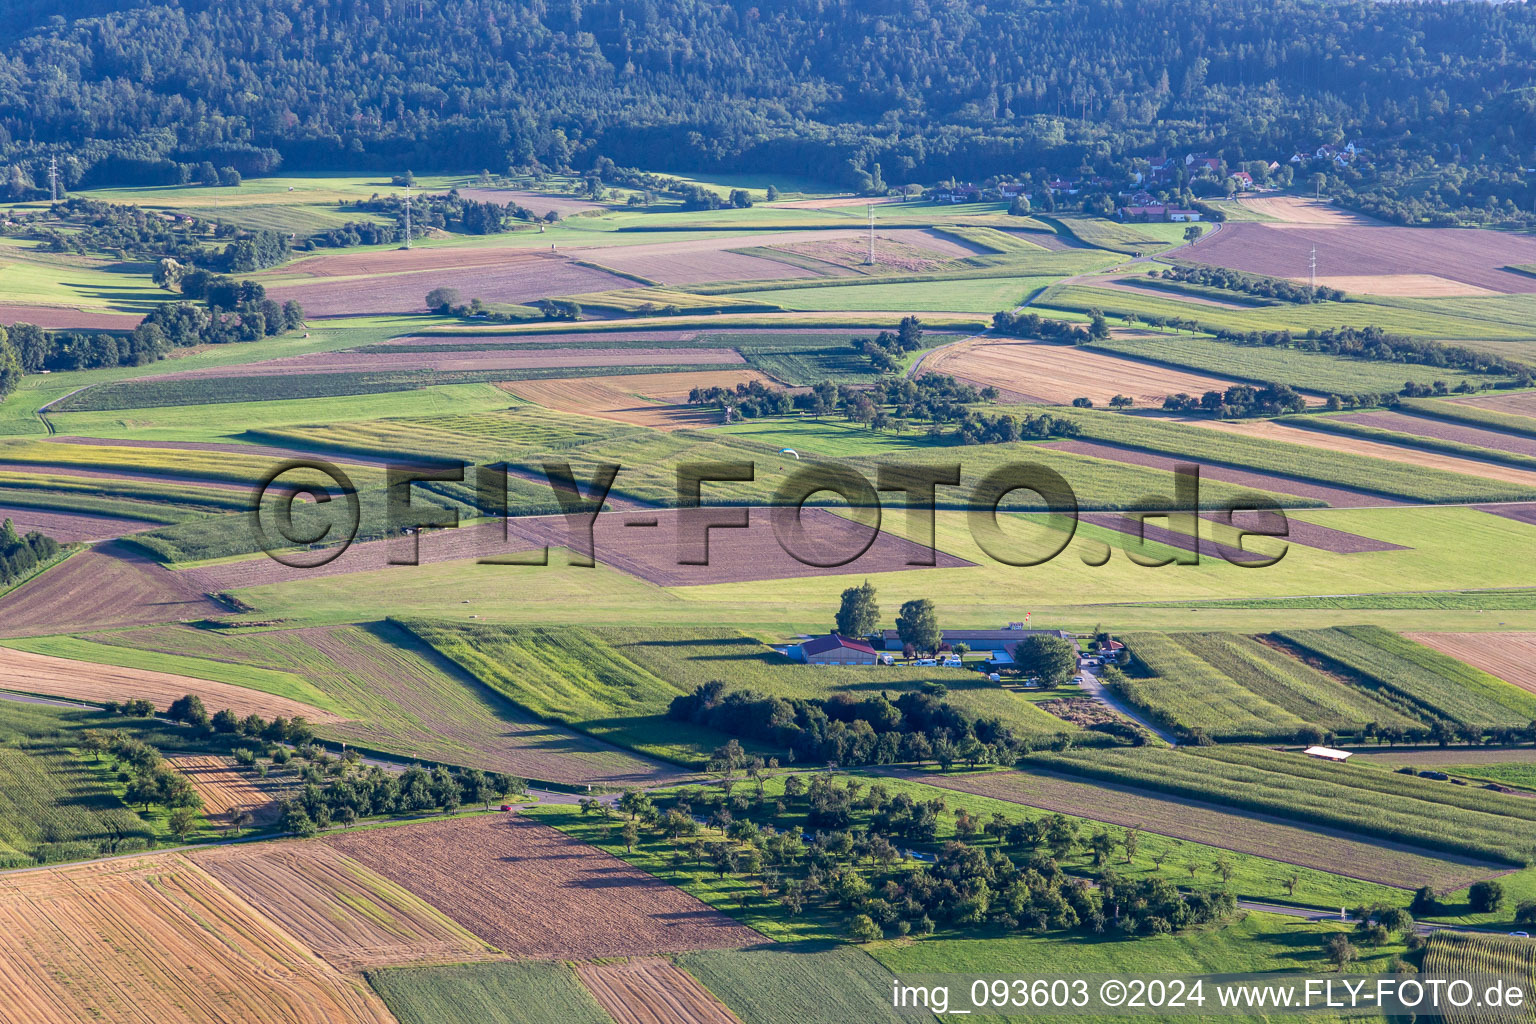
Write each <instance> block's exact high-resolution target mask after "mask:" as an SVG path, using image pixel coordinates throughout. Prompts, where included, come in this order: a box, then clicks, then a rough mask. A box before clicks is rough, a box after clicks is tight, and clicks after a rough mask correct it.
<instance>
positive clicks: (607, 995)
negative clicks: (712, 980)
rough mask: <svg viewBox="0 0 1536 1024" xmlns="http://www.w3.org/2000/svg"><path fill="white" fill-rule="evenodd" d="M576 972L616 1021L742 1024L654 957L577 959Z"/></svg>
mask: <svg viewBox="0 0 1536 1024" xmlns="http://www.w3.org/2000/svg"><path fill="white" fill-rule="evenodd" d="M576 975H577V977H579V978H580V979H581V983H582V984H583V985H585V986H586V987H587V991H589V992H591V993H592V995H593V997H594V998H596V999H597V1002H598V1005H600V1006H601V1007H602V1008H603V1009H604V1010H607V1011H608V1015H609V1016H610V1017H612V1018H613V1019H614V1022H615V1024H741V1021H740V1019H739V1018H738V1017H737V1016H736V1015H735V1014H734V1013H732V1012H731V1011H730V1010H728V1009H726V1007H725V1004H724V1003H722V1002H720V1000H718V999H716V998H715V997H714V996H713V995H712V994H710V992H709V990H708V989H706V988H705V987H704V986H703V985H700V984H699V983H698V981H697V980H695V979H694V977H693V976H692V975H690V974H688V973H687V972H686V971H684V970H682V969H681V968H679V967H676V966H675V965H673V964H671V963H669V962H668V961H666V960H663V959H661V958H659V957H646V958H644V959H637V960H627V961H625V962H624V963H617V964H614V963H606V964H578V965H577V966H576Z"/></svg>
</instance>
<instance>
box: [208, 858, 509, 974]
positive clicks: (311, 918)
mask: <svg viewBox="0 0 1536 1024" xmlns="http://www.w3.org/2000/svg"><path fill="white" fill-rule="evenodd" d="M192 861H193V863H195V864H196V865H197V866H198V867H200V868H202V869H203V870H204V871H207V872H208V873H209V874H211V875H212V876H213V877H214V878H217V879H218V880H219V881H220V882H222V883H224V884H225V885H227V886H229V888H230V889H232V890H234V891H235V892H236V893H239V894H240V896H241V897H242V898H243V899H245V900H246V901H247V902H249V903H250V904H251V906H253V907H255V908H256V909H257V910H259V911H260V912H261V913H263V914H265V915H266V916H267V917H269V918H271V919H272V920H273V921H276V922H277V923H279V924H280V925H282V926H283V927H284V928H285V929H287V930H288V931H289V932H290V933H291V934H292V935H293V936H294V937H296V938H297V939H299V940H300V941H301V942H303V943H304V944H305V945H306V946H308V947H309V948H310V949H311V950H313V951H314V952H315V953H317V954H318V955H320V956H321V957H323V958H324V959H325V960H326V961H328V962H329V963H331V964H333V965H334V966H336V967H338V968H340V969H342V970H345V971H359V970H363V969H365V968H370V967H389V966H395V965H400V964H423V963H462V962H464V961H468V960H491V959H498V958H499V957H500V954H498V953H497V952H496V950H495V949H494V948H492V947H491V946H490V945H488V944H486V943H485V942H482V941H481V940H479V939H477V938H476V937H475V936H474V935H472V934H470V933H469V932H468V931H466V930H465V929H464V928H462V927H460V926H459V925H457V924H455V923H454V922H453V921H452V919H450V918H449V917H448V916H447V915H446V914H444V913H443V912H442V911H440V910H437V909H436V908H434V907H432V906H431V905H430V904H428V903H427V902H426V901H424V900H422V899H421V898H420V897H418V896H416V895H414V894H412V893H411V892H409V891H408V890H406V889H404V888H402V887H401V886H399V885H396V884H395V883H394V882H391V881H389V880H388V879H387V878H384V877H383V876H382V875H379V874H378V873H376V872H374V871H370V870H369V869H368V868H366V867H364V866H363V865H361V864H359V863H358V862H357V861H355V860H353V859H352V858H351V857H348V856H346V855H345V854H343V853H341V852H340V851H338V850H337V849H335V848H334V847H333V846H330V845H328V844H326V843H321V842H313V841H305V840H298V841H292V842H280V843H251V844H245V845H236V846H223V847H218V848H215V849H210V850H204V851H201V852H199V853H196V854H193V855H192Z"/></svg>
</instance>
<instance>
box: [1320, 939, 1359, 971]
mask: <svg viewBox="0 0 1536 1024" xmlns="http://www.w3.org/2000/svg"><path fill="white" fill-rule="evenodd" d="M1323 952H1324V953H1326V954H1327V955H1328V960H1329V962H1330V963H1332V964H1333V965H1334V966H1335V967H1337V968H1338V969H1339V970H1341V971H1342V970H1344V969H1345V968H1347V967H1348V966H1349V965H1350V964H1352V963H1354V962H1355V961H1356V960H1358V959H1359V958H1360V951H1359V950H1358V949H1356V948H1355V944H1354V943H1353V942H1350V941H1349V936H1347V935H1344V934H1342V933H1340V934H1335V935H1331V936H1329V938H1328V941H1327V942H1326V943H1324V944H1323Z"/></svg>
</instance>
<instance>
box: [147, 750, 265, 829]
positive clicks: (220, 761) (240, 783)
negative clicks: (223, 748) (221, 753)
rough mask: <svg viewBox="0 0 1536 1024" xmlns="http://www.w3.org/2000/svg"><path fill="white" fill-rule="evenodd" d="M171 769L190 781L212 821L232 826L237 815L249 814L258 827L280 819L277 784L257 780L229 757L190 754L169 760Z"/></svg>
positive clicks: (167, 759) (253, 774)
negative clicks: (278, 815)
mask: <svg viewBox="0 0 1536 1024" xmlns="http://www.w3.org/2000/svg"><path fill="white" fill-rule="evenodd" d="M166 761H167V762H169V764H170V766H171V767H172V768H175V769H176V770H177V771H179V772H181V774H183V775H185V776H186V777H187V781H189V782H191V783H192V788H193V789H195V790H197V795H198V796H200V797H202V798H203V809H204V811H205V812H206V813H207V815H208V818H209V820H211V821H214V822H217V823H219V824H226V825H227V824H229V823H230V822H231V820H232V819H233V817H234V813H235V812H236V811H250V812H251V817H252V818H253V819H254V821H255V823H256V824H258V825H264V824H266V823H267V822H270V821H272V820H274V819H275V818H276V817H277V800H278V794H279V793H280V792H281V790H282V788H283V787H281V786H280V785H278V784H277V783H276V782H275V781H274V780H269V779H261V780H259V784H258V780H257V778H256V775H255V773H254V772H247V771H242V770H241V769H239V768H237V767H236V766H235V763H234V762H233V761H232V760H230V759H229V758H227V757H215V756H213V755H211V754H195V755H194V754H189V755H185V756H182V757H168V758H166Z"/></svg>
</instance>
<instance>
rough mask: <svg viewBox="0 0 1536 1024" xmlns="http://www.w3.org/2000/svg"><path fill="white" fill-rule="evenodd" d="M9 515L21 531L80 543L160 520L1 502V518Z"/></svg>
mask: <svg viewBox="0 0 1536 1024" xmlns="http://www.w3.org/2000/svg"><path fill="white" fill-rule="evenodd" d="M5 519H9V520H11V522H12V523H13V524H14V525H15V527H16V532H18V533H30V532H32V531H33V530H38V531H41V532H42V533H46V534H47V535H48V536H50V537H52V538H53V539H54V540H56V541H58V542H59V543H60V544H77V543H82V542H85V541H93V540H111V539H113V538H116V537H121V536H123V535H124V534H126V533H135V532H137V531H139V530H152V529H154V528H155V527H157V526H159V525H160V524H159V523H147V522H145V521H144V520H142V519H124V518H121V517H118V516H94V515H88V514H86V513H84V512H54V511H51V510H49V509H40V508H22V507H21V506H18V505H0V520H5Z"/></svg>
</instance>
